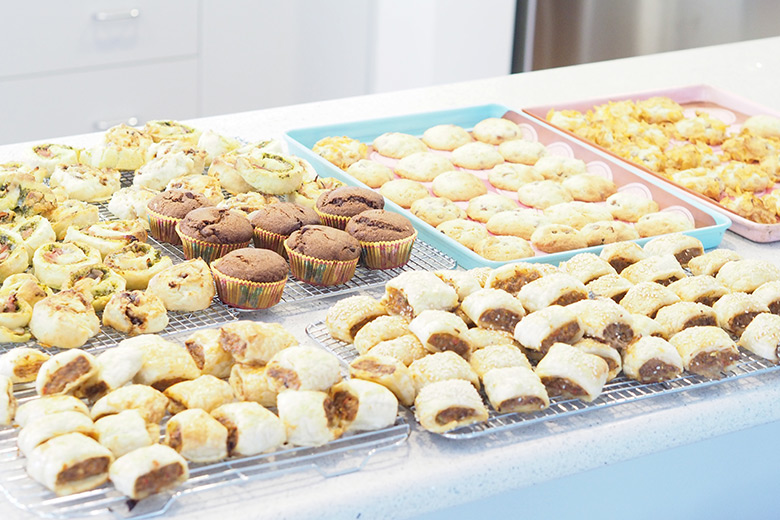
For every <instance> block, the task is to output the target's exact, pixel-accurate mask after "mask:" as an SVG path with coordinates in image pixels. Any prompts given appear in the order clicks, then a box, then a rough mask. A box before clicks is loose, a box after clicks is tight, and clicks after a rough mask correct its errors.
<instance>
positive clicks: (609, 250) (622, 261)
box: [599, 242, 647, 274]
mask: <svg viewBox="0 0 780 520" xmlns="http://www.w3.org/2000/svg"><path fill="white" fill-rule="evenodd" d="M599 256H600V257H601V258H603V259H604V260H606V261H607V262H609V265H611V266H612V267H614V268H615V271H616V272H617V273H618V274H620V273H622V272H623V269H625V268H626V267H628V266H629V265H632V264H635V263H637V262H639V261H640V260H643V259H645V258H647V253H646V252H645V251H644V249H642V248H641V247H640V246H639V245H638V244H636V243H635V242H616V243H614V244H607V245H606V246H604V248H603V249H602V250H601V253H599Z"/></svg>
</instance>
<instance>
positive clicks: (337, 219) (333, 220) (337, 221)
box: [314, 207, 352, 231]
mask: <svg viewBox="0 0 780 520" xmlns="http://www.w3.org/2000/svg"><path fill="white" fill-rule="evenodd" d="M314 211H315V212H316V213H317V216H318V217H320V221H321V222H322V223H323V224H324V225H326V226H330V227H332V228H336V229H340V230H342V231H344V229H345V228H346V227H347V222H349V219H351V218H352V217H345V216H342V215H331V214H329V213H323V212H321V211H320V210H319V209H317V208H316V207H315V208H314Z"/></svg>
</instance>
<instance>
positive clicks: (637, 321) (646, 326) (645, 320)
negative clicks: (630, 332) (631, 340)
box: [631, 314, 669, 339]
mask: <svg viewBox="0 0 780 520" xmlns="http://www.w3.org/2000/svg"><path fill="white" fill-rule="evenodd" d="M631 317H632V318H633V321H634V336H635V337H644V336H656V337H659V338H664V339H666V338H668V337H669V333H668V332H667V330H666V329H665V328H664V327H663V325H661V324H660V323H658V322H657V321H655V320H654V319H653V318H650V317H649V316H645V315H644V314H632V315H631Z"/></svg>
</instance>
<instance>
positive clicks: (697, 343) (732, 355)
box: [669, 327, 739, 378]
mask: <svg viewBox="0 0 780 520" xmlns="http://www.w3.org/2000/svg"><path fill="white" fill-rule="evenodd" d="M669 343H671V344H672V345H673V346H674V347H675V348H676V349H677V352H679V353H680V357H682V360H683V365H684V366H685V370H687V371H689V372H693V373H694V374H698V375H700V376H704V377H710V378H718V377H720V375H721V373H722V372H725V371H727V370H730V369H731V368H732V367H733V366H734V365H735V364H736V362H737V361H738V360H739V350H737V345H736V344H735V343H734V341H733V340H732V339H731V338H730V337H729V335H728V333H727V332H726V331H725V330H723V329H721V328H719V327H690V328H687V329H685V330H683V331H681V332H678V333H677V334H675V335H674V336H672V337H671V338H669Z"/></svg>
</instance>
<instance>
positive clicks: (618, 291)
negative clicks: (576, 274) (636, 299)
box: [585, 274, 634, 303]
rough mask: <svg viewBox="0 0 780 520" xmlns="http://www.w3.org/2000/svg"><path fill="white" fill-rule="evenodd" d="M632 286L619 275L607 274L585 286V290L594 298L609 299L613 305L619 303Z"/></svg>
mask: <svg viewBox="0 0 780 520" xmlns="http://www.w3.org/2000/svg"><path fill="white" fill-rule="evenodd" d="M633 286H634V284H632V283H631V282H629V281H628V280H626V279H625V278H623V277H622V276H620V275H619V274H607V275H604V276H601V277H599V278H596V279H595V280H593V281H591V282H588V283H587V284H585V288H586V289H587V290H588V291H589V292H591V293H593V294H594V295H595V296H596V297H602V298H611V299H612V300H613V301H614V302H615V303H620V300H622V299H623V297H624V296H625V295H626V293H627V292H628V290H629V289H630V288H632V287H633Z"/></svg>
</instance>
